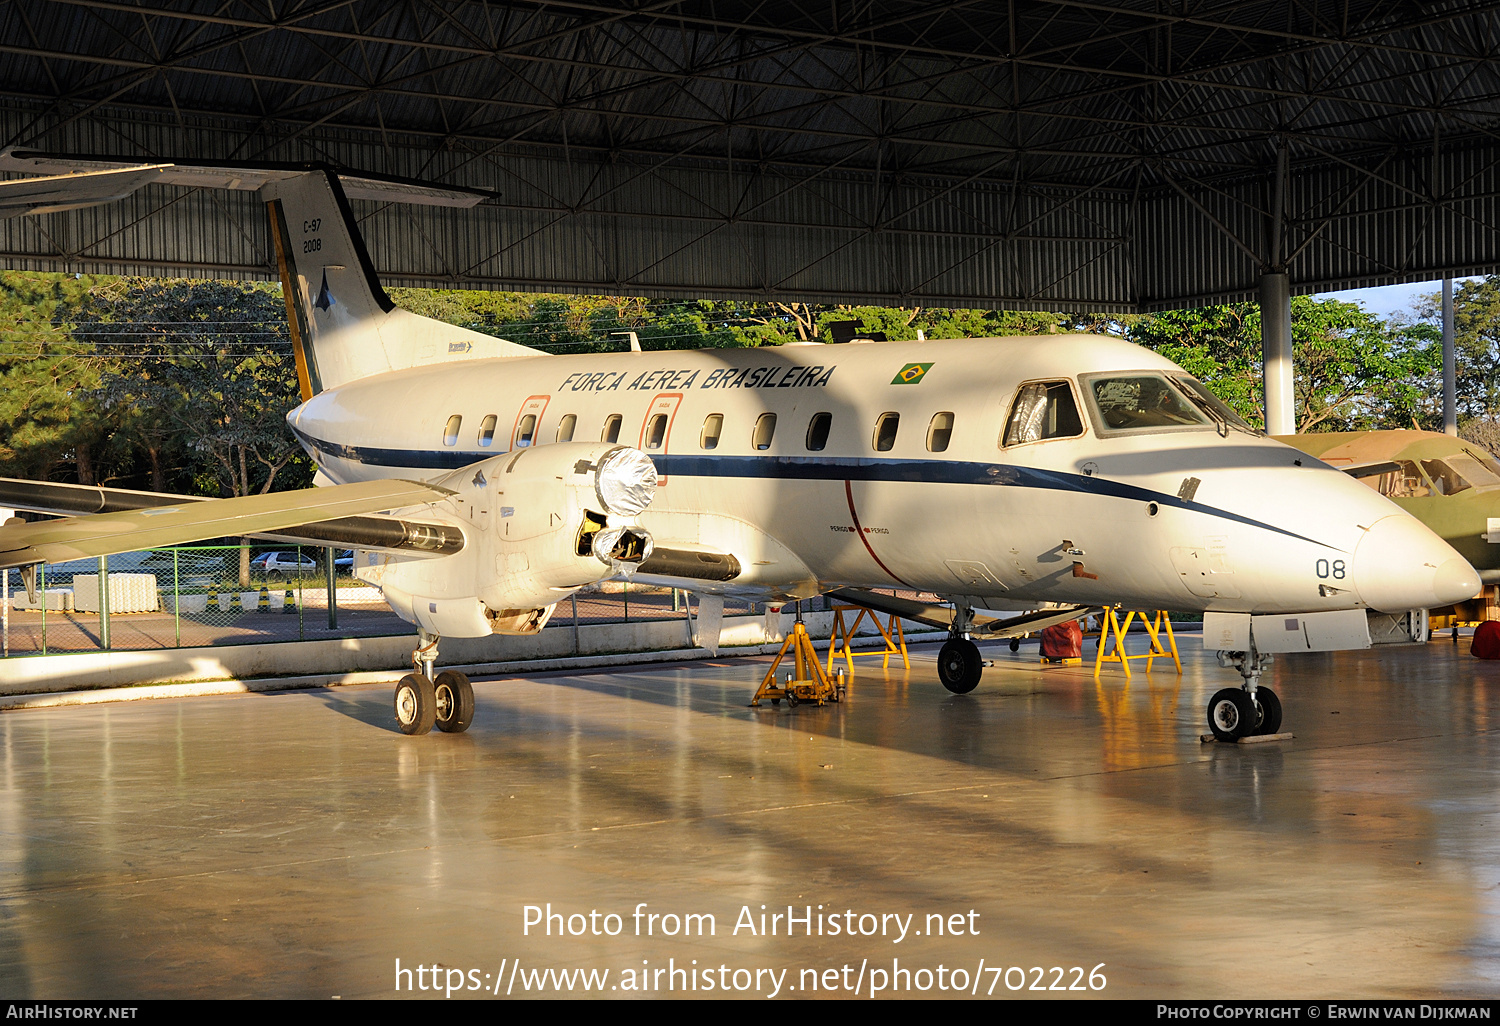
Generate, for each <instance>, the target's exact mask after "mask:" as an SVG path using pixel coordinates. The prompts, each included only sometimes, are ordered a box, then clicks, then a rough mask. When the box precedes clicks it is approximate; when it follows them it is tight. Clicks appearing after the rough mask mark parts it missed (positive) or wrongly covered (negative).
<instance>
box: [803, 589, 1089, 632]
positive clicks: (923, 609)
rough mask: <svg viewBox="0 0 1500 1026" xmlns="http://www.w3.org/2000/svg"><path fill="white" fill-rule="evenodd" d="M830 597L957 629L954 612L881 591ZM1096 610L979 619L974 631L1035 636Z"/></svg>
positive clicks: (846, 591) (1072, 608)
mask: <svg viewBox="0 0 1500 1026" xmlns="http://www.w3.org/2000/svg"><path fill="white" fill-rule="evenodd" d="M828 597H829V598H831V599H834V600H835V601H838V602H847V603H849V604H850V605H852V606H864V607H865V608H866V609H873V610H875V611H876V612H878V613H893V614H895V615H896V616H899V617H901V618H902V619H903V620H913V621H915V622H916V623H925V624H926V625H927V626H929V627H941V628H944V629H947V628H948V627H951V626H952V625H953V608H952V607H951V606H946V605H942V604H939V603H936V602H918V601H916V600H914V599H904V598H897V597H896V596H894V595H883V594H881V593H880V592H878V591H863V590H861V589H859V588H840V589H839V590H838V591H830V592H829V593H828ZM1094 608H1095V607H1093V606H1065V607H1063V608H1061V609H1042V610H1038V611H1037V612H1034V613H1023V614H1021V615H1020V616H1012V617H1008V618H1006V619H1003V620H1002V619H999V618H997V617H992V616H976V617H974V619H973V620H972V621H971V623H970V630H972V631H973V632H974V633H975V634H983V635H984V636H985V637H987V638H1018V637H1020V636H1021V635H1023V634H1032V633H1034V632H1036V631H1039V630H1041V629H1042V628H1044V627H1052V626H1055V625H1056V624H1060V623H1067V622H1068V621H1069V620H1076V619H1078V618H1079V617H1080V616H1085V615H1087V614H1088V613H1089V612H1091V611H1092V610H1093V609H1094Z"/></svg>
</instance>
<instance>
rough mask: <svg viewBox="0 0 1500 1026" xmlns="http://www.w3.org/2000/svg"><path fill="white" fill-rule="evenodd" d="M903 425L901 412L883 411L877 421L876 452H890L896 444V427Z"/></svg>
mask: <svg viewBox="0 0 1500 1026" xmlns="http://www.w3.org/2000/svg"><path fill="white" fill-rule="evenodd" d="M900 426H901V414H899V413H882V414H881V415H880V419H879V420H877V421H876V422H875V438H874V445H875V451H876V452H890V451H891V446H893V445H895V444H896V429H897V428H898V427H900Z"/></svg>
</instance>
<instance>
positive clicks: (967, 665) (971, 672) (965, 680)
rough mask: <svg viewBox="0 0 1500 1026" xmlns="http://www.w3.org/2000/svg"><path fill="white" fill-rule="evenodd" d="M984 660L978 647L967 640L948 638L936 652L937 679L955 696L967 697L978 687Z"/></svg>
mask: <svg viewBox="0 0 1500 1026" xmlns="http://www.w3.org/2000/svg"><path fill="white" fill-rule="evenodd" d="M983 673H984V660H983V659H981V658H980V657H979V646H978V645H976V644H974V642H972V641H970V640H969V639H968V638H949V639H948V640H947V641H945V642H944V643H943V647H942V648H941V649H939V650H938V679H939V680H941V681H942V682H943V687H945V688H947V689H948V690H949V691H951V692H953V693H954V694H955V695H967V694H968V693H969V692H970V691H973V690H974V689H975V688H976V687H978V686H979V677H980V675H981V674H983Z"/></svg>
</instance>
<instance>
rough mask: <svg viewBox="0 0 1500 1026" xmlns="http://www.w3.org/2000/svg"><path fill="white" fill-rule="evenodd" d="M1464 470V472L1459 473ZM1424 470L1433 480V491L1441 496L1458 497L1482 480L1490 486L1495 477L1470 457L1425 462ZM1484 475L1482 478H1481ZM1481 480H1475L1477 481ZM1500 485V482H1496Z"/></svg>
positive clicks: (1451, 457)
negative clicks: (1460, 469)
mask: <svg viewBox="0 0 1500 1026" xmlns="http://www.w3.org/2000/svg"><path fill="white" fill-rule="evenodd" d="M1459 468H1462V470H1463V472H1462V473H1460V472H1459ZM1422 469H1423V470H1425V471H1427V476H1428V477H1429V478H1431V479H1432V490H1433V491H1434V492H1436V493H1437V494H1439V495H1457V494H1458V493H1459V492H1463V491H1468V490H1469V489H1470V488H1473V487H1474V486H1475V485H1476V484H1478V483H1479V481H1480V480H1482V481H1484V483H1486V484H1489V483H1490V480H1491V479H1492V478H1493V475H1492V474H1490V472H1489V471H1488V470H1485V469H1484V467H1482V466H1481V465H1480V463H1479V461H1478V460H1476V459H1471V458H1470V457H1468V456H1449V457H1448V458H1447V459H1445V460H1423V461H1422ZM1481 475H1482V477H1481ZM1476 478H1477V479H1479V480H1475V479H1476ZM1494 483H1495V484H1500V481H1496V482H1494Z"/></svg>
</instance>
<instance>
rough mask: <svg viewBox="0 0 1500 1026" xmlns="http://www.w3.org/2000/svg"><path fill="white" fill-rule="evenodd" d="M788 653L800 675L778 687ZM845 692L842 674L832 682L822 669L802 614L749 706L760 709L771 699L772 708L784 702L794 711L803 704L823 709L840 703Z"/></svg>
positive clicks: (788, 676)
mask: <svg viewBox="0 0 1500 1026" xmlns="http://www.w3.org/2000/svg"><path fill="white" fill-rule="evenodd" d="M787 649H791V650H792V656H793V658H794V660H795V662H796V665H797V675H796V676H795V677H793V676H792V675H791V674H790V673H788V674H787V679H786V683H785V684H784V685H778V684H777V683H776V670H777V669H778V668H779V667H780V666H781V661H782V660H783V659H785V658H786V653H787ZM845 691H846V688H845V686H844V671H843V670H840V671H839V673H838V676H837V677H836V678H834V679H833V680H830V679H829V676H828V675H827V674H825V673H824V672H823V667H822V665H821V664H820V663H819V661H818V653H817V650H816V649H814V648H813V643H812V638H810V637H808V636H807V627H806V626H805V625H804V624H803V623H802V616H801V614H800V612H799V613H798V616H797V622H796V623H795V624H793V625H792V633H791V634H789V635H787V639H786V641H785V642H784V643H783V644H782V646H781V651H780V652H778V653H776V661H775V662H773V663H772V664H771V668H770V669H769V670H768V671H766V679H765V680H763V681H761V682H760V690H758V691H756V692H755V697H754V698H752V699H750V704H751V706H758V705H760V700H761V699H762V698H769V699H770V700H771V704H772V705H780V704H781V700H782V699H783V698H785V699H786V704H787V705H789V706H792V707H793V708H795V707H796V706H797V705H798V703H801V702H812V703H813V704H815V705H824V704H826V703H828V702H837V701H840V700H841V699H842V698H843V697H844V694H845Z"/></svg>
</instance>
